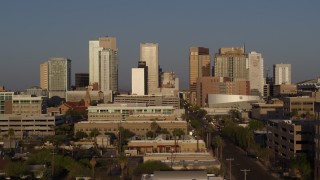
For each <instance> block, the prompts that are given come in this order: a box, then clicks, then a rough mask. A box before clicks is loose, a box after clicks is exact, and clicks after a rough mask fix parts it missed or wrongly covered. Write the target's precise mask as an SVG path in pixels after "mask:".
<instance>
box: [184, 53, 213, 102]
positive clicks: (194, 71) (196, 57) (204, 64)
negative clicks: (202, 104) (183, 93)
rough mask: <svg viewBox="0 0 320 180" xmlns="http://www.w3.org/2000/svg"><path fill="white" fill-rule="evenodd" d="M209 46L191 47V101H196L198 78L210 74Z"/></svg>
mask: <svg viewBox="0 0 320 180" xmlns="http://www.w3.org/2000/svg"><path fill="white" fill-rule="evenodd" d="M210 67H211V65H210V54H209V48H204V47H191V48H190V53H189V86H190V96H191V97H190V98H191V103H195V99H194V98H195V97H196V91H197V79H198V78H199V77H205V76H210Z"/></svg>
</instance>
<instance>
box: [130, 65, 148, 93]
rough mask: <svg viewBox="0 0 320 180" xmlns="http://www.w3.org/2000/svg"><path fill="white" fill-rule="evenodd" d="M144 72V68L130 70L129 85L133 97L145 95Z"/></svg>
mask: <svg viewBox="0 0 320 180" xmlns="http://www.w3.org/2000/svg"><path fill="white" fill-rule="evenodd" d="M144 73H145V70H144V68H132V71H131V74H132V75H131V80H132V81H131V83H132V94H134V95H146V92H145V89H146V87H145V86H146V84H145V81H146V80H145V74H144Z"/></svg>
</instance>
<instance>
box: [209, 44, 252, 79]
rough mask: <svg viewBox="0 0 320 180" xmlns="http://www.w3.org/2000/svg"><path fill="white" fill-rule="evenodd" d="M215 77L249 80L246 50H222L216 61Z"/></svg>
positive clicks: (216, 56)
mask: <svg viewBox="0 0 320 180" xmlns="http://www.w3.org/2000/svg"><path fill="white" fill-rule="evenodd" d="M214 76H217V77H229V78H231V80H232V81H237V80H248V68H247V63H246V55H245V52H244V48H220V49H219V53H216V55H215V59H214Z"/></svg>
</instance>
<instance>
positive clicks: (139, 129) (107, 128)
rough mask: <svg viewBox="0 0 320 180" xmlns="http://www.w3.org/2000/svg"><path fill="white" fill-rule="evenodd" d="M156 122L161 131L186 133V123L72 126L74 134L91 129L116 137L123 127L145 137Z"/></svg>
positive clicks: (83, 124) (114, 123)
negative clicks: (181, 131) (112, 134)
mask: <svg viewBox="0 0 320 180" xmlns="http://www.w3.org/2000/svg"><path fill="white" fill-rule="evenodd" d="M152 122H156V123H157V124H158V125H159V126H160V127H161V129H166V130H167V131H168V132H169V133H171V134H172V132H173V130H174V129H182V130H183V131H184V132H185V133H187V126H188V125H187V122H186V121H151V120H149V121H100V122H99V121H95V122H88V121H82V122H79V123H76V124H75V125H74V129H75V133H76V132H77V131H83V132H85V133H87V134H89V133H90V132H91V130H93V129H98V130H99V132H100V133H101V134H104V133H106V132H108V133H114V134H115V135H116V136H118V133H119V128H120V127H123V128H125V129H128V130H130V131H131V132H134V133H135V134H136V135H138V136H143V137H146V133H147V132H148V131H151V123H152Z"/></svg>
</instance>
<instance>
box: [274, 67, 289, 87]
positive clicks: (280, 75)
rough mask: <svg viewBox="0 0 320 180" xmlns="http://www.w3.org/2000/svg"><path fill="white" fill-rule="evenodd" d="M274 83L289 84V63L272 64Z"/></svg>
mask: <svg viewBox="0 0 320 180" xmlns="http://www.w3.org/2000/svg"><path fill="white" fill-rule="evenodd" d="M273 78H274V84H275V85H280V84H291V64H275V65H273Z"/></svg>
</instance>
